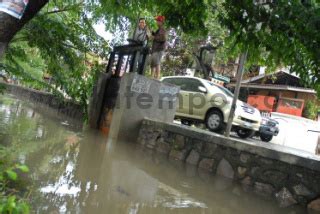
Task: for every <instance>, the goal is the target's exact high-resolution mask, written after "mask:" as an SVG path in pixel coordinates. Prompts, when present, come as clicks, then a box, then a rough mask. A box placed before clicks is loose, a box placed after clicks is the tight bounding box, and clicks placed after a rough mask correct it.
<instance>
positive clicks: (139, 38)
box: [133, 18, 149, 46]
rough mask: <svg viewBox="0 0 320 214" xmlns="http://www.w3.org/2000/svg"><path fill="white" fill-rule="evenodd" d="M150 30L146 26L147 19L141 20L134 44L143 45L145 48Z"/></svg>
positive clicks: (134, 37) (134, 36) (135, 33)
mask: <svg viewBox="0 0 320 214" xmlns="http://www.w3.org/2000/svg"><path fill="white" fill-rule="evenodd" d="M148 34H149V32H148V28H147V25H146V20H145V18H140V19H139V26H138V28H137V29H136V30H135V32H134V35H133V42H134V43H136V44H142V45H143V46H146V45H147V40H148Z"/></svg>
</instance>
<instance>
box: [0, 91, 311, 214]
mask: <svg viewBox="0 0 320 214" xmlns="http://www.w3.org/2000/svg"><path fill="white" fill-rule="evenodd" d="M0 143H1V144H2V145H4V146H6V148H7V149H9V150H10V151H11V158H12V159H13V160H15V161H18V162H20V163H23V164H26V165H28V166H29V168H30V174H29V177H30V180H31V181H32V185H31V191H30V203H31V206H32V213H128V214H136V213H267V214H270V213H290V214H291V213H292V214H293V213H304V211H305V210H303V209H302V208H301V207H294V208H290V209H281V208H279V207H278V205H277V203H276V202H275V201H273V200H270V199H267V198H263V197H260V196H257V195H255V194H253V193H252V192H251V191H248V190H246V189H244V188H243V187H242V186H240V185H238V184H235V183H234V182H232V181H230V180H227V179H224V178H220V177H217V176H213V175H210V174H207V173H205V172H201V171H198V170H197V169H196V168H194V167H192V166H189V165H185V164H182V163H180V162H175V161H170V160H167V158H166V157H163V156H161V155H157V154H153V153H151V152H150V151H145V150H143V149H141V148H139V147H138V146H137V145H135V144H133V143H130V142H113V141H112V140H107V139H106V138H105V137H103V136H101V135H100V133H99V132H96V131H92V130H86V129H81V130H79V129H76V128H74V127H73V125H72V124H70V122H69V121H68V120H67V119H66V118H64V119H63V120H61V119H58V118H55V117H52V116H51V115H50V114H49V113H47V112H45V111H43V110H42V111H39V110H38V109H37V108H36V106H32V104H30V103H28V102H25V101H21V100H19V99H17V98H15V97H13V96H11V95H0Z"/></svg>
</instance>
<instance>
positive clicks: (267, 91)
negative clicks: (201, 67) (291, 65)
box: [228, 70, 317, 116]
mask: <svg viewBox="0 0 320 214" xmlns="http://www.w3.org/2000/svg"><path fill="white" fill-rule="evenodd" d="M228 87H229V88H230V89H231V90H233V88H234V87H235V83H231V84H229V85H228ZM254 96H255V98H257V100H258V98H263V99H264V102H266V98H273V99H272V100H274V103H273V105H272V107H270V108H269V110H270V111H277V112H282V113H288V114H293V115H296V116H301V115H302V110H303V108H304V104H305V103H306V102H307V101H309V100H312V101H314V100H317V94H316V91H315V90H313V89H310V88H305V87H304V86H303V85H302V84H301V81H300V78H299V77H298V76H296V75H294V74H291V73H289V72H287V71H284V70H280V71H278V72H275V73H271V74H260V75H258V76H255V77H251V78H249V79H246V80H243V81H242V83H241V90H240V95H239V99H240V100H243V101H245V102H248V98H250V97H254ZM257 102H258V101H257ZM259 102H260V104H262V103H261V101H259ZM268 102H269V101H268ZM272 102H273V101H271V103H272ZM269 103H270V102H269ZM260 104H259V103H257V105H260ZM262 105H263V104H262ZM258 109H259V108H258ZM294 109H295V110H294ZM263 110H265V108H263Z"/></svg>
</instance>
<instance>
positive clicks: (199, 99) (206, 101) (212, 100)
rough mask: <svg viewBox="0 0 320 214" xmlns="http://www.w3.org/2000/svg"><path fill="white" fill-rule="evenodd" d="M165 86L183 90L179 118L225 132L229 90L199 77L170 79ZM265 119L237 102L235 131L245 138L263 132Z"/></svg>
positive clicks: (167, 78)
mask: <svg viewBox="0 0 320 214" xmlns="http://www.w3.org/2000/svg"><path fill="white" fill-rule="evenodd" d="M161 81H162V82H164V83H169V84H173V85H176V86H180V93H179V103H178V107H177V110H176V115H175V116H176V118H179V119H181V122H182V123H184V124H187V123H190V122H193V121H200V122H204V123H205V125H206V127H207V128H208V129H209V130H211V131H214V132H221V131H223V130H224V128H225V125H226V124H227V121H228V118H229V114H230V111H231V104H232V100H233V94H232V92H230V91H229V90H228V89H226V88H224V87H222V86H220V85H217V84H215V83H213V82H210V81H208V80H204V79H201V78H197V77H185V76H170V77H163V78H162V79H161ZM261 120H262V118H261V115H260V112H259V110H258V109H256V108H254V107H252V106H250V105H248V104H247V103H245V102H242V101H240V100H238V101H237V104H236V110H235V116H234V119H233V122H232V124H233V126H234V127H233V128H234V129H235V131H236V132H237V134H238V135H239V136H240V137H242V138H247V137H250V136H251V135H253V134H254V133H255V131H259V128H260V123H261Z"/></svg>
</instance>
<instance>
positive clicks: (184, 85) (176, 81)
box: [163, 78, 204, 92]
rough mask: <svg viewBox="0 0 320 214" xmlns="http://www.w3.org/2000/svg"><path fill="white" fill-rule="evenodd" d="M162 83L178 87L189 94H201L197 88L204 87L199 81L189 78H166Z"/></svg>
mask: <svg viewBox="0 0 320 214" xmlns="http://www.w3.org/2000/svg"><path fill="white" fill-rule="evenodd" d="M163 82H165V83H170V84H173V85H176V86H180V89H181V90H182V91H190V92H201V91H200V90H199V86H202V87H204V85H203V84H202V83H201V82H200V81H199V80H196V79H191V78H167V79H164V80H163Z"/></svg>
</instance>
